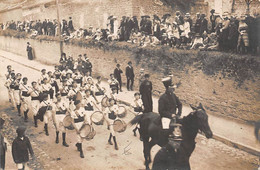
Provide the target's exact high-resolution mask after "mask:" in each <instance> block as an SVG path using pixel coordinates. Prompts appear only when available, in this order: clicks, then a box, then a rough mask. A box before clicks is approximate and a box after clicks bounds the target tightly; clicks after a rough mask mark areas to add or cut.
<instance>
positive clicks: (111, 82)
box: [108, 74, 119, 93]
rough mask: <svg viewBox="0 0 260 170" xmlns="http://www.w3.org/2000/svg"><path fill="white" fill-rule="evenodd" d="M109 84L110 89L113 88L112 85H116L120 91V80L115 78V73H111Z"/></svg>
mask: <svg viewBox="0 0 260 170" xmlns="http://www.w3.org/2000/svg"><path fill="white" fill-rule="evenodd" d="M108 84H109V87H110V89H111V90H112V87H115V88H116V89H117V93H118V84H119V83H118V81H117V80H116V79H115V77H114V74H110V79H109V80H108Z"/></svg>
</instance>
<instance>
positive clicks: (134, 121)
mask: <svg viewBox="0 0 260 170" xmlns="http://www.w3.org/2000/svg"><path fill="white" fill-rule="evenodd" d="M142 117H143V115H137V116H135V117H134V118H133V119H132V120H131V121H130V124H131V125H134V124H137V123H139V122H140V120H141V119H142Z"/></svg>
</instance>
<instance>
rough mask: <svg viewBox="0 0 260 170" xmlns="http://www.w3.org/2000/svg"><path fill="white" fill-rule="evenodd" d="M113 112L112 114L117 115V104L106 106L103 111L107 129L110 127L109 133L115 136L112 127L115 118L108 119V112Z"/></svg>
mask: <svg viewBox="0 0 260 170" xmlns="http://www.w3.org/2000/svg"><path fill="white" fill-rule="evenodd" d="M113 112H114V114H115V115H116V117H117V114H118V112H119V108H118V106H117V105H113V106H112V107H107V108H106V109H105V111H104V113H105V119H106V120H107V122H108V125H109V129H110V133H111V134H112V135H113V136H115V131H114V128H113V123H114V121H115V120H116V119H110V118H109V114H112V113H113Z"/></svg>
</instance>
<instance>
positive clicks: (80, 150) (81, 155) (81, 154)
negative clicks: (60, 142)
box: [79, 143, 84, 158]
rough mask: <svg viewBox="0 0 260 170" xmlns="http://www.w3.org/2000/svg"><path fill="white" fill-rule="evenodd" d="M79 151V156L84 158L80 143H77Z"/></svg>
mask: <svg viewBox="0 0 260 170" xmlns="http://www.w3.org/2000/svg"><path fill="white" fill-rule="evenodd" d="M79 152H80V157H81V158H84V153H83V150H82V143H79Z"/></svg>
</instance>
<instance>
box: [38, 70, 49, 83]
mask: <svg viewBox="0 0 260 170" xmlns="http://www.w3.org/2000/svg"><path fill="white" fill-rule="evenodd" d="M41 72H42V74H41V76H40V78H39V80H38V83H39V85H40V84H42V83H43V79H44V78H47V79H48V74H47V73H46V69H42V70H41Z"/></svg>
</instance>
